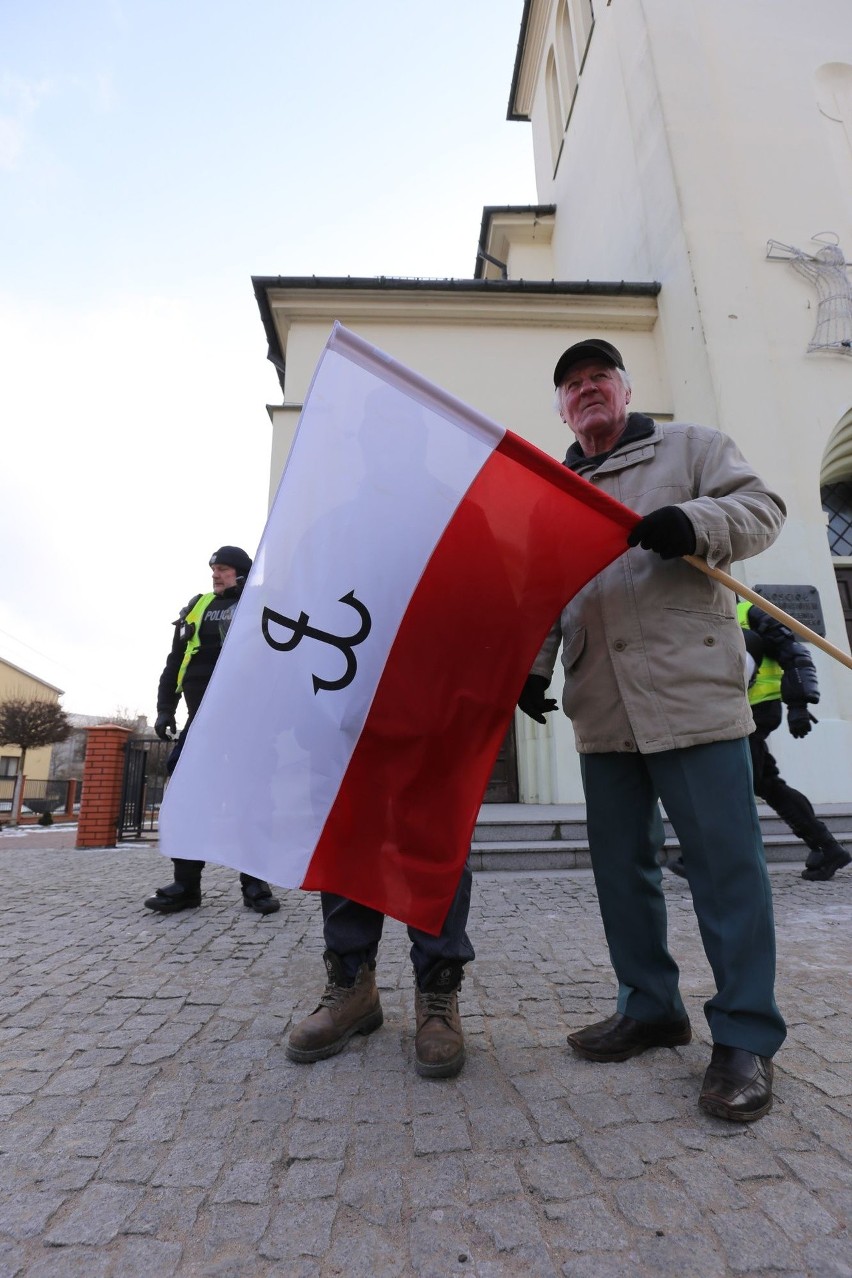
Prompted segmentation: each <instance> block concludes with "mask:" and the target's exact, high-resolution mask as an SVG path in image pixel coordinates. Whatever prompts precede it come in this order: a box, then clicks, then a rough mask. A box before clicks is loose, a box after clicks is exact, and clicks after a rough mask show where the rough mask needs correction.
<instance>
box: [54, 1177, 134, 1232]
mask: <svg viewBox="0 0 852 1278" xmlns="http://www.w3.org/2000/svg"><path fill="white" fill-rule="evenodd" d="M141 1197H142V1190H141V1189H139V1188H137V1187H136V1186H131V1185H109V1184H104V1183H98V1184H95V1185H90V1186H88V1187H87V1188H86V1189H84V1190H83V1193H82V1194H81V1195H80V1197H79V1198H78V1199H77V1201H76V1202H75V1205H74V1206H73V1207H72V1208H71V1210H70V1212H69V1213H68V1214H63V1217H62V1219H61V1220H57V1221H54V1222H53V1223H52V1224H51V1226H50V1228H49V1230H48V1231H47V1233H46V1235H45V1239H46V1241H47V1242H48V1243H50V1244H51V1245H53V1246H65V1245H67V1244H69V1243H85V1244H86V1245H87V1246H90V1247H93V1246H101V1245H103V1244H104V1243H108V1242H110V1241H111V1239H113V1238H114V1237H115V1236H116V1234H117V1233H118V1232H119V1230H120V1229H121V1227H122V1225H123V1224H124V1222H125V1220H126V1219H127V1217H128V1216H129V1215H130V1214H131V1212H133V1211H134V1210H135V1209H136V1207H138V1205H139V1201H140V1199H141Z"/></svg>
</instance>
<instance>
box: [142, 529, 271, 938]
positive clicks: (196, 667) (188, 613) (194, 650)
mask: <svg viewBox="0 0 852 1278" xmlns="http://www.w3.org/2000/svg"><path fill="white" fill-rule="evenodd" d="M251 564H252V561H251V558H250V557H249V556H248V555H247V554H246V552H245V551H244V550H242V549H241V548H240V547H239V546H220V547H219V549H218V550H216V551H214V553H213V554H212V555H211V557H210V568H211V569H212V574H213V589H212V590H211V591H209V592H208V593H206V594H203V595H195V596H194V597H193V598H192V599H190V601H189V603H188V604H187V605H186V607H185V608H183V609H181V613H180V616H179V617H178V619H177V621H176V622H175V623H174V626H175V633H174V639H173V641H172V648H171V652H170V653H169V655H168V658H167V660H166V664H165V667H164V669H163V673H162V675H161V676H160V684H159V688H158V689H157V719H156V722H155V724H154V731H155V732H156V734H157V736H158V737H159V738H160V740H161V741H168V740H171V739H173V738H174V737H176V736H177V726H176V723H175V712H176V711H177V707H178V703H179V701H180V699H181V696H182V697H183V699H184V701H185V703H186V711H187V720H186V724H185V725H184V728H183V730H182V732H181V734H180V736H179V737H178V739H177V743H176V745H175V748H174V750H173V751H172V753H171V755H170V756H169V761H168V763H167V765H166V768H167V771H168V773H169V775H171V773H172V772H173V771H174V767H175V764H176V763H177V761H178V757H179V755H180V752H181V749H182V748H183V744H184V742H185V741H186V735H187V733H188V732H189V729H190V726H191V724H192V721H193V719H194V718H195V714H196V711H197V710H198V707H199V706H200V705H201V698H202V697H203V696H204V692H205V690H206V688H207V685H208V683H209V682H210V676H211V675H212V674H213V668H214V666H215V665H216V662H217V660H218V658H219V653H220V652H221V650H222V643H223V642H224V639H225V635H226V634H227V631H228V627H229V625H230V624H231V619H232V617H233V615H234V610H235V609H236V606H237V602H238V601H239V598H240V595H241V594H242V591H243V585H244V584H245V579H246V577H247V576H248V574H249V569H250V568H251ZM172 864H173V865H174V868H175V870H174V873H175V877H174V882H173V883H169V885H168V886H167V887H162V888H157V890H156V892H155V893H154V895H153V896H149V897H148V898H147V900H146V901H145V905H146V906H147V907H148V909H149V910H156V911H157V912H158V913H160V914H176V913H177V912H178V911H179V910H190V909H194V908H195V907H196V906H198V905H200V904H201V871H202V870H203V869H204V865H205V862H204V861H197V860H189V859H185V858H178V859H173V861H172ZM240 886H241V888H242V894H243V901H244V903H245V905H247V906H248V908H249V909H251V910H255V911H256V912H257V913H258V914H274V913H275V911H276V910H278V909H280V908H281V903H280V901H278V899H277V898H276V897H274V896H273V895H272V891H271V889H270V887H269V884H268V883H266V882H264V880H263V879H256V878H255V877H254V876H253V875H251V874H241V875H240Z"/></svg>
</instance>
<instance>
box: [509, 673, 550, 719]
mask: <svg viewBox="0 0 852 1278" xmlns="http://www.w3.org/2000/svg"><path fill="white" fill-rule="evenodd" d="M549 683H550V680H549V679H545V677H544V675H527V681H526V683H525V684H524V687H523V691H522V692H521V695H520V696H519V697H518V708H519V709H521V710H523V712H524V714H528V715H529V717H530V718H531V719H535V721H536V723H547V720H546V719H545V717H544V716H545V715H546V714H550V713H551V711H553V710H555V709H556V699H555V697H546V696H545V695H544V694H545V692H547V688H548V684H549Z"/></svg>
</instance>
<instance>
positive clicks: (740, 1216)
mask: <svg viewBox="0 0 852 1278" xmlns="http://www.w3.org/2000/svg"><path fill="white" fill-rule="evenodd" d="M72 843H73V836H72V835H69V833H68V832H67V830H66V831H64V832H63V830H62V828H61V827H56V828H55V829H52V828H48V829H45V830H41V829H40V830H38V831H33V832H31V833H28V834H26V835H22V834H18V833H16V832H13V831H6V832H4V833H2V834H0V856H2V857H3V867H4V874H3V920H2V922H3V927H2V932H1V933H0V948H2V957H3V964H2V976H0V1048H1V1049H2V1050H0V1115H2V1118H3V1122H2V1124H0V1278H11V1275H17V1274H21V1275H26V1276H27V1278H42V1275H44V1276H46V1278H63V1276H64V1275H85V1276H86V1278H100V1276H101V1275H116V1276H117V1278H131V1276H132V1275H135V1274H144V1275H146V1278H166V1276H168V1275H171V1274H179V1275H211V1276H215V1278H226V1276H229V1275H233V1276H234V1278H237V1276H239V1278H255V1276H261V1275H269V1274H275V1275H279V1274H280V1275H285V1278H314V1276H315V1275H322V1276H323V1278H325V1276H326V1275H337V1274H340V1275H346V1276H347V1278H385V1276H388V1278H390V1276H396V1275H401V1276H404V1275H415V1276H416V1278H445V1275H455V1274H464V1275H476V1276H477V1278H504V1276H506V1278H516V1276H518V1275H523V1276H524V1278H538V1276H539V1275H540V1276H542V1278H543V1276H545V1275H572V1276H573V1275H577V1278H580V1276H586V1275H588V1276H589V1278H610V1276H612V1278H615V1276H616V1275H618V1276H619V1278H622V1276H624V1275H627V1276H629V1278H633V1276H639V1278H641V1276H643V1275H660V1274H664V1275H665V1274H672V1275H678V1276H679V1278H684V1276H689V1275H700V1278H717V1276H721V1275H729V1274H730V1275H738V1274H750V1275H767V1276H768V1275H770V1274H772V1275H777V1274H779V1273H781V1274H784V1275H793V1276H796V1275H814V1276H819V1278H822V1276H823V1275H826V1276H828V1275H833V1276H837V1278H840V1276H846V1278H848V1276H849V1275H852V1245H850V1240H849V1236H848V1221H849V1216H850V1208H852V1026H850V1020H849V1017H848V1011H849V1003H850V998H849V985H850V966H852V953H850V923H852V874H850V873H846V874H843V873H841V874H838V875H837V877H836V879H835V880H834V881H833V882H830V883H817V884H809V883H804V882H803V881H802V880H801V879H800V878H799V867H798V866H789V865H779V866H773V867H772V868H771V871H770V873H771V877H772V882H773V887H774V890H775V899H776V913H777V921H778V936H779V976H780V979H779V991H778V993H779V1003H780V1004H781V1007H782V1009H783V1011H784V1013H785V1014H786V1016H787V1018H788V1020H789V1023H790V1035H789V1039H788V1042H787V1044H785V1046H784V1048H783V1049H782V1051H781V1053H780V1054H779V1056H778V1058H777V1061H776V1065H777V1074H776V1079H777V1087H776V1104H775V1108H774V1109H773V1111H772V1113H771V1114H770V1115H769V1116H768V1117H767V1118H765V1119H763V1120H762V1121H761V1122H759V1123H757V1124H755V1125H753V1126H740V1125H737V1124H727V1123H723V1122H720V1121H718V1120H716V1119H712V1118H710V1117H708V1116H704V1115H702V1113H701V1112H700V1111H699V1110H698V1108H697V1104H696V1101H697V1096H698V1090H699V1086H700V1082H701V1077H702V1074H703V1071H704V1068H705V1065H706V1062H707V1059H708V1055H709V1048H708V1035H707V1029H706V1023H705V1021H704V1018H703V1014H702V1011H701V1005H702V1002H703V1000H704V999H705V998H706V997H707V996H708V995H709V994H710V992H711V990H712V985H711V979H710V973H709V969H708V967H707V965H706V961H705V960H704V957H703V953H702V951H701V948H700V943H699V939H698V932H697V927H696V923H695V919H694V915H693V914H692V909H691V904H690V899H689V892H688V888H687V886H686V885H685V884H684V883H683V882H682V881H681V880H679V879H675V878H673V877H671V876H667V877H666V884H665V887H666V894H667V899H668V904H669V910H670V920H671V944H672V949H673V952H674V953H675V955H676V957H677V958H678V960H679V961H680V963H681V966H682V971H683V989H684V993H685V996H686V999H687V1003H688V1007H689V1011H690V1015H691V1017H692V1022H693V1027H694V1030H695V1031H696V1038H695V1039H694V1040H693V1042H692V1043H691V1044H690V1045H689V1046H688V1047H685V1048H678V1049H673V1050H658V1051H653V1052H649V1053H647V1054H645V1055H644V1056H642V1057H639V1058H636V1059H634V1060H632V1061H627V1062H625V1063H624V1064H620V1065H595V1064H592V1063H589V1062H584V1061H580V1060H578V1059H577V1058H575V1057H574V1056H573V1055H572V1054H571V1053H570V1052H569V1050H568V1049H567V1047H566V1045H565V1034H566V1032H567V1030H568V1029H571V1028H576V1027H578V1026H581V1025H583V1024H585V1023H587V1022H589V1021H590V1020H593V1019H597V1018H600V1017H602V1016H605V1015H608V1014H609V1013H610V1012H611V1011H612V1010H613V992H614V988H613V981H612V977H611V973H610V968H609V964H608V960H607V956H606V952H605V949H604V944H603V937H602V932H601V927H600V922H599V919H598V913H597V907H596V902H595V896H594V889H593V884H592V880H591V875H590V872H589V871H585V870H575V871H563V872H560V873H554V874H545V873H535V874H525V875H522V874H508V873H494V872H491V873H479V874H477V875H476V876H475V878H474V906H473V913H472V918H471V935H472V937H473V939H474V943H475V944H476V946H477V950H478V955H477V960H476V962H475V963H474V964H472V965H471V966H470V967H469V968H468V969H467V973H468V975H467V979H466V981H465V984H464V988H463V997H462V1008H463V1012H464V1022H465V1027H466V1032H467V1038H468V1045H469V1054H468V1063H467V1065H466V1067H465V1069H464V1071H463V1073H462V1074H461V1075H460V1076H459V1077H458V1078H457V1079H454V1080H451V1081H429V1080H424V1079H419V1078H417V1076H416V1075H415V1073H414V1069H413V1053H412V1020H413V1013H412V981H411V975H410V966H409V963H408V957H407V940H406V937H405V931H404V929H403V928H402V927H401V926H400V925H399V924H397V923H393V922H390V921H389V923H388V926H387V929H386V937H385V940H384V942H383V946H382V949H381V951H380V955H379V982H380V987H381V994H382V1001H383V1004H384V1009H385V1018H386V1019H385V1025H384V1027H383V1028H382V1029H381V1030H379V1031H378V1032H377V1033H375V1034H373V1035H371V1036H370V1037H368V1038H357V1039H356V1040H354V1041H353V1043H352V1044H351V1045H350V1047H349V1048H348V1049H347V1050H346V1051H345V1052H344V1053H343V1054H342V1055H340V1056H338V1057H336V1058H334V1059H332V1060H329V1061H324V1062H320V1063H318V1064H316V1065H308V1066H305V1065H301V1066H300V1065H294V1064H291V1063H290V1062H289V1061H287V1059H286V1057H285V1054H284V1039H285V1035H286V1032H287V1029H288V1027H289V1025H290V1022H291V1018H292V1017H293V1016H301V1015H303V1014H305V1013H306V1012H308V1011H310V1010H312V1008H313V1006H314V1003H315V999H316V996H317V994H318V993H319V991H320V989H321V987H322V984H323V978H324V973H323V968H322V963H321V952H322V939H321V931H320V920H319V912H318V906H317V901H316V898H315V897H313V896H309V895H305V894H302V893H298V892H290V893H282V909H281V912H280V913H279V914H276V915H272V916H269V917H267V918H261V917H259V916H257V915H254V914H251V913H250V912H249V911H247V910H245V909H244V908H243V907H242V904H241V901H240V896H239V887H238V882H237V875H236V873H235V872H234V871H231V870H226V869H222V868H220V867H216V866H208V868H207V870H206V871H205V877H204V901H203V905H202V907H201V909H199V910H195V911H188V912H186V913H184V914H180V915H177V916H174V917H172V918H163V917H160V916H155V915H152V914H150V913H148V912H147V911H146V910H144V908H143V906H142V900H143V898H144V896H145V895H146V894H147V893H148V892H149V891H150V890H151V889H152V888H153V887H155V886H156V885H157V884H159V883H163V882H167V881H168V878H169V875H168V870H169V869H170V868H171V867H170V866H169V865H168V862H166V861H164V859H163V858H162V857H161V856H160V855H159V854H158V852H157V851H156V849H155V848H153V847H151V846H142V845H131V846H126V845H125V846H122V847H120V848H117V849H106V850H103V849H101V850H95V851H75V850H74V849H73V846H71V844H72Z"/></svg>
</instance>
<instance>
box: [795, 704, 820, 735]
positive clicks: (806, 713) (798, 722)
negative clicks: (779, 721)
mask: <svg viewBox="0 0 852 1278" xmlns="http://www.w3.org/2000/svg"><path fill="white" fill-rule="evenodd" d="M812 723H819V719H815V718H814V717H813V715H812V714H811V712H810V710H809V709H808V707H807V706H802V705H797V706H788V707H787V727H788V728H789V729H790V735H791V736H793V737H806V736H807V735H808V733H809V732H810V730H811V724H812Z"/></svg>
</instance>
